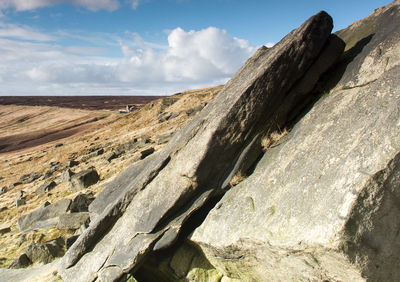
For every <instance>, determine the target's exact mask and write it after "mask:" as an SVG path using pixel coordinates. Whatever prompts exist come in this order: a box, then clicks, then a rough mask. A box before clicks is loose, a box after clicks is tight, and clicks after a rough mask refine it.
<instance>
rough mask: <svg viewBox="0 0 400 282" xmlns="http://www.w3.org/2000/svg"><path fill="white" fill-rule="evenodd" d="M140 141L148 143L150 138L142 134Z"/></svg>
mask: <svg viewBox="0 0 400 282" xmlns="http://www.w3.org/2000/svg"><path fill="white" fill-rule="evenodd" d="M140 142H141V143H143V144H150V143H151V138H150V137H149V136H142V138H140Z"/></svg>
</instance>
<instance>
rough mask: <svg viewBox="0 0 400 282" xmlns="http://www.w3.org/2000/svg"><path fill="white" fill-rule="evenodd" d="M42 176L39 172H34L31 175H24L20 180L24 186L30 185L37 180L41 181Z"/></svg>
mask: <svg viewBox="0 0 400 282" xmlns="http://www.w3.org/2000/svg"><path fill="white" fill-rule="evenodd" d="M41 176H42V175H41V174H40V173H37V172H33V173H31V174H24V175H22V176H21V177H20V178H19V181H21V182H22V183H24V184H29V183H32V182H33V181H35V180H36V179H39V178H40V177H41Z"/></svg>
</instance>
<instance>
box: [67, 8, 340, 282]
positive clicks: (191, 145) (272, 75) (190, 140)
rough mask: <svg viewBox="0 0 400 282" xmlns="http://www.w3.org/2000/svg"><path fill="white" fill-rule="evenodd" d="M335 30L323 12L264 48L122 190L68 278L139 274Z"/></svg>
mask: <svg viewBox="0 0 400 282" xmlns="http://www.w3.org/2000/svg"><path fill="white" fill-rule="evenodd" d="M331 29H332V19H331V17H330V16H329V15H327V14H326V13H324V12H321V13H319V14H317V15H316V16H314V17H312V18H311V19H309V20H308V21H307V22H305V23H304V24H303V25H302V26H301V27H299V28H298V29H297V30H295V31H293V32H292V33H291V34H289V35H288V36H287V37H285V38H284V39H283V40H282V41H281V42H280V43H278V44H277V45H275V46H274V47H273V48H271V49H269V50H265V49H261V50H259V51H258V52H257V53H256V54H255V55H254V56H253V57H252V58H251V59H249V60H248V62H247V63H246V64H245V65H244V66H243V67H242V68H241V69H240V70H239V72H238V73H237V74H236V75H235V76H234V77H233V78H232V79H231V80H230V81H229V82H228V83H227V84H226V86H225V87H224V89H223V90H221V92H220V93H219V94H218V96H217V97H216V99H215V100H214V101H213V102H212V103H210V104H208V105H207V106H206V107H205V108H204V110H203V111H202V112H201V113H200V114H199V115H198V116H196V118H195V119H193V120H192V121H191V122H190V123H189V124H188V125H187V126H185V127H184V128H183V129H182V130H181V131H180V132H178V133H177V134H175V136H174V137H173V139H172V140H171V141H170V143H168V145H167V146H166V147H164V149H163V150H162V151H160V152H159V153H158V154H157V155H156V156H154V157H153V158H152V159H151V160H149V161H148V162H147V163H148V165H147V166H145V167H144V169H143V170H142V171H140V172H139V173H138V175H137V177H135V178H134V179H132V178H129V182H128V183H127V186H125V187H121V190H120V191H121V192H123V193H121V194H119V195H118V196H117V199H116V200H115V202H111V203H108V205H107V206H106V208H105V210H103V212H102V213H101V214H100V215H98V216H97V217H96V218H95V220H94V221H93V222H92V224H91V225H90V226H89V228H88V229H86V230H85V232H84V233H83V234H82V235H81V236H80V237H79V238H78V240H77V241H76V242H75V243H74V244H73V245H72V246H71V248H70V249H69V250H68V252H67V254H66V255H65V256H64V258H63V259H62V267H61V268H60V274H61V275H62V277H63V279H64V280H67V281H87V280H93V279H96V278H97V277H98V278H99V279H101V280H102V279H104V280H107V281H115V280H117V279H118V278H119V277H121V276H122V275H123V274H124V273H128V272H131V271H133V272H134V271H135V267H136V266H137V265H138V264H139V263H140V261H141V260H142V259H143V258H144V257H145V256H146V254H147V253H148V252H149V251H151V250H152V248H153V246H154V244H156V242H157V240H158V239H159V238H162V237H163V234H164V233H165V232H167V230H169V228H170V226H169V224H170V223H171V224H175V221H174V219H175V218H176V217H179V218H180V220H179V222H181V223H182V222H184V221H185V219H187V217H188V216H190V214H191V213H192V211H193V209H196V208H197V207H193V208H190V207H189V208H188V207H187V203H190V202H196V201H195V199H196V197H197V196H199V195H204V192H205V191H207V190H213V189H214V190H215V189H219V188H221V185H222V183H223V182H224V181H225V179H226V177H227V176H228V175H229V174H230V172H231V170H232V168H233V166H234V163H235V160H236V159H237V158H238V157H239V155H240V154H241V152H242V151H243V149H244V148H245V147H246V145H247V144H249V143H250V142H251V141H252V140H254V138H255V137H256V136H257V134H259V133H260V131H261V129H260V128H261V125H262V124H263V123H264V122H265V121H266V120H268V119H269V118H271V117H272V116H273V115H274V111H275V110H276V108H277V107H279V105H280V104H281V103H282V102H283V101H284V100H285V94H286V93H288V92H289V90H290V89H291V88H292V86H293V85H294V84H295V83H296V82H297V81H298V80H299V79H300V78H301V77H302V76H303V75H304V73H305V72H306V71H307V70H308V69H309V68H310V66H311V65H312V64H313V63H314V61H315V60H316V59H317V58H318V56H319V54H320V53H321V51H322V49H323V48H324V46H325V44H326V42H327V40H328V38H329V36H330V32H331ZM263 130H266V131H269V130H268V128H267V129H265V128H263ZM121 182H123V181H120V180H119V183H121ZM105 193H107V192H105ZM111 194H113V195H115V193H111ZM213 194H214V193H209V194H208V195H209V196H208V197H212V196H213ZM99 198H100V197H99ZM202 201H204V199H202ZM202 201H201V202H202ZM94 204H95V202H94ZM90 210H91V209H90V208H89V211H90ZM174 229H175V230H178V229H179V227H176V228H175V227H174ZM173 233H174V232H168V233H165V234H167V235H166V236H167V237H165V238H164V240H163V243H162V244H161V245H160V246H158V247H159V248H165V247H166V246H167V245H168V242H173V241H174V240H173V238H172V237H171V235H173Z"/></svg>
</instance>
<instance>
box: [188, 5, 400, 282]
mask: <svg viewBox="0 0 400 282" xmlns="http://www.w3.org/2000/svg"><path fill="white" fill-rule="evenodd" d="M396 3H397V4H396V5H390V7H389V8H388V9H383V10H382V9H380V10H378V11H377V12H376V13H381V14H380V15H376V14H374V15H373V17H374V18H375V20H374V22H375V27H376V30H373V31H372V32H373V34H372V35H371V36H372V39H370V41H369V43H368V44H367V45H365V46H364V48H363V51H362V52H360V53H359V55H358V56H356V57H355V58H354V60H353V61H352V63H351V64H349V65H348V67H347V69H346V72H345V73H344V74H343V75H342V79H341V81H339V82H338V84H337V85H338V86H339V89H341V90H334V91H332V92H331V93H329V94H326V95H325V96H324V97H323V98H322V99H321V100H320V101H318V102H317V104H316V105H315V106H314V107H313V108H312V110H311V111H310V112H309V113H308V114H307V115H306V116H305V117H304V118H303V119H302V120H301V121H300V122H299V123H298V124H297V125H296V126H295V127H294V129H293V130H292V132H291V133H290V135H289V136H288V140H287V141H286V142H285V143H283V144H281V145H279V146H277V147H275V148H272V149H270V150H269V151H267V152H266V154H265V155H264V156H263V158H262V159H261V161H260V162H259V163H258V165H257V167H256V169H255V171H254V173H253V174H252V175H251V176H250V177H249V178H248V179H246V180H244V181H243V182H241V183H240V184H239V185H237V186H235V187H234V188H232V189H231V190H230V191H228V192H227V193H226V194H225V195H224V197H223V198H222V200H221V201H220V202H219V203H218V204H217V206H216V207H215V208H214V209H213V210H212V211H211V212H210V213H209V214H208V216H207V218H206V220H205V221H204V222H203V223H202V225H201V226H200V227H199V228H197V229H196V230H195V232H194V233H193V235H192V236H191V240H192V242H193V243H195V244H197V245H198V246H200V247H201V249H202V251H203V252H204V253H205V255H206V257H207V258H208V260H209V261H210V262H211V263H212V264H213V265H214V266H215V267H216V268H217V269H218V270H220V271H221V272H222V273H224V274H225V275H228V276H229V277H232V278H238V279H241V280H244V281H248V280H263V279H265V277H268V279H269V280H271V281H283V280H295V281H306V280H307V281H313V280H318V281H320V280H339V281H365V279H368V280H371V281H399V279H400V236H399V230H400V217H399V214H400V205H399V203H400V185H399V183H400V135H399V125H400V89H399V82H400V59H399V58H400V57H399V55H400V12H399V11H400V8H399V6H398V5H399V3H400V2H399V1H397V2H396ZM362 25H363V22H359V23H357V24H355V25H354V26H356V27H357V29H363V28H367V27H368V26H362ZM354 26H353V27H351V28H354ZM347 32H348V30H347ZM339 34H340V33H339ZM350 38H351V36H350ZM378 49H379V50H380V53H379V55H378V53H377V50H378ZM374 61H375V64H371V62H374ZM382 61H387V62H389V63H388V64H386V66H385V71H384V72H382V71H381V68H382V64H381V62H382ZM366 64H368V65H369V67H370V68H371V69H369V70H368V72H367V71H366V67H365V66H366ZM374 68H376V69H377V71H376V72H374ZM367 73H370V74H372V75H370V76H369V78H368V75H367ZM377 74H379V75H378V76H377ZM351 77H353V79H354V80H351V79H350V78H351ZM360 82H361V84H360ZM343 85H344V86H346V85H347V87H343ZM350 86H351V87H350ZM336 89H338V88H336Z"/></svg>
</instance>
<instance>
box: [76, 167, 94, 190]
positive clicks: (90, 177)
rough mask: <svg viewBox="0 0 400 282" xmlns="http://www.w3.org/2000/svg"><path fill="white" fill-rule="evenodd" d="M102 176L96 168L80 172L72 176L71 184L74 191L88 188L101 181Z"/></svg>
mask: <svg viewBox="0 0 400 282" xmlns="http://www.w3.org/2000/svg"><path fill="white" fill-rule="evenodd" d="M99 179H100V177H99V175H98V174H97V171H96V170H95V169H94V168H89V169H87V170H84V171H81V172H78V173H76V174H74V175H72V176H71V179H70V184H71V188H72V190H74V191H79V190H83V189H86V188H88V187H89V186H90V185H93V184H95V183H97V181H99Z"/></svg>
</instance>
